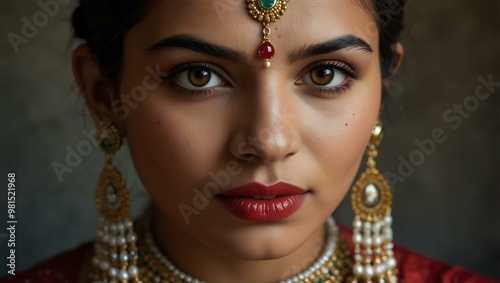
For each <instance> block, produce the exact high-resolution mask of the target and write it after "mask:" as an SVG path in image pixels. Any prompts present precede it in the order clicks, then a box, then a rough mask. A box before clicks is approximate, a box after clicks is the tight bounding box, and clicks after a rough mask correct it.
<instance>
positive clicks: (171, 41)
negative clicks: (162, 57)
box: [147, 35, 247, 63]
mask: <svg viewBox="0 0 500 283" xmlns="http://www.w3.org/2000/svg"><path fill="white" fill-rule="evenodd" d="M169 49H188V50H191V51H194V52H199V53H204V54H207V55H210V56H215V57H219V58H223V59H227V60H230V61H236V62H238V63H245V62H246V61H247V55H246V54H245V53H242V52H239V51H237V50H234V49H231V48H228V47H224V46H220V45H217V44H214V43H210V42H208V41H205V40H202V39H199V38H196V37H194V36H189V35H174V36H171V37H167V38H164V39H162V40H160V41H158V42H157V43H155V44H153V45H151V46H150V47H149V48H148V49H147V52H148V53H151V54H153V53H159V52H162V51H166V50H169Z"/></svg>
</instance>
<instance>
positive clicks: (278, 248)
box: [205, 224, 307, 260]
mask: <svg viewBox="0 0 500 283" xmlns="http://www.w3.org/2000/svg"><path fill="white" fill-rule="evenodd" d="M291 233H292V234H293V233H294V232H293V231H291V228H286V227H273V225H269V224H263V225H259V227H251V228H248V227H246V228H244V229H243V230H242V231H237V232H235V233H232V235H231V234H226V235H224V236H223V237H221V234H220V233H219V232H215V234H216V235H214V236H216V237H217V238H216V239H214V241H213V242H212V243H205V244H207V245H209V246H211V247H212V248H213V249H216V250H217V251H218V252H220V253H222V254H225V255H226V256H228V257H231V258H234V259H237V260H272V259H279V258H283V257H286V256H288V255H290V254H291V253H293V252H294V251H296V250H297V249H298V248H299V247H300V246H301V245H302V244H303V243H304V242H305V241H306V239H307V237H303V239H301V235H295V237H290V236H289V235H290V234H291Z"/></svg>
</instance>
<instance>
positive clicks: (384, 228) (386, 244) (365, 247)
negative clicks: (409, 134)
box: [351, 119, 398, 283]
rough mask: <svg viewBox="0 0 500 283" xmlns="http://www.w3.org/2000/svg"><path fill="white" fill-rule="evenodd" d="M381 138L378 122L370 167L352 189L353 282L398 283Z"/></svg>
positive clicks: (370, 150)
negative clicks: (380, 159) (379, 165)
mask: <svg viewBox="0 0 500 283" xmlns="http://www.w3.org/2000/svg"><path fill="white" fill-rule="evenodd" d="M382 137H383V133H382V121H381V120H380V119H378V120H377V122H376V124H375V126H374V128H373V131H372V136H371V138H370V141H369V144H368V147H367V149H366V155H367V162H366V165H367V168H366V170H365V171H364V172H363V173H362V174H361V176H360V177H359V179H358V180H356V182H355V184H354V185H353V187H352V193H351V204H352V208H353V210H354V216H355V218H354V223H353V236H352V237H353V242H354V265H353V270H352V271H353V278H352V280H351V282H356V283H358V282H363V283H379V282H380V283H382V282H384V283H396V282H397V272H398V271H397V268H396V264H397V263H396V259H395V258H394V253H393V250H392V249H393V246H394V245H393V243H392V235H393V233H392V228H391V224H392V216H391V206H392V191H391V187H390V186H389V184H388V183H387V181H386V180H385V178H384V176H383V175H382V174H381V173H380V172H379V171H378V169H377V168H376V163H375V158H376V157H377V155H378V151H377V147H378V146H379V145H380V142H381V140H382Z"/></svg>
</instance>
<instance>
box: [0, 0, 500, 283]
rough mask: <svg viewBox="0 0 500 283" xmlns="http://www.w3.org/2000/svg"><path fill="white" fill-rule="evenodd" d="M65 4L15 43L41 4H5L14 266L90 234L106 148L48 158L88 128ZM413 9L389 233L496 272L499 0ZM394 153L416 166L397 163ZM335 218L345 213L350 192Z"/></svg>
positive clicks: (387, 154)
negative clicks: (427, 144) (68, 162)
mask: <svg viewBox="0 0 500 283" xmlns="http://www.w3.org/2000/svg"><path fill="white" fill-rule="evenodd" d="M60 2H64V1H62V0H60ZM68 2H69V3H68V4H61V5H60V6H59V11H58V12H57V13H54V15H49V16H47V23H46V24H45V23H44V22H43V20H44V18H43V17H39V18H38V21H39V26H40V28H38V30H37V31H33V30H32V31H28V32H30V34H29V36H30V37H31V38H26V40H27V42H25V43H22V44H20V45H19V46H18V48H19V50H18V53H16V52H15V51H14V48H13V47H12V45H11V43H10V42H9V39H8V37H7V35H8V34H9V33H10V32H13V33H16V34H18V35H22V27H23V25H24V23H23V20H22V18H23V17H26V18H27V19H28V20H30V21H32V20H33V16H34V15H39V16H40V13H38V12H40V11H43V10H42V8H41V7H40V6H39V5H38V4H37V1H16V2H14V1H2V3H1V4H0V35H2V37H1V39H0V52H1V54H2V57H1V59H0V86H1V88H0V92H1V94H0V97H1V102H0V116H1V118H2V120H3V122H2V126H1V127H2V131H1V139H0V149H1V162H0V173H1V174H2V175H3V176H4V177H3V178H7V177H6V176H7V173H8V172H12V171H13V172H15V173H17V195H16V198H17V209H16V212H17V214H16V217H17V220H18V224H17V230H16V244H17V246H16V248H17V250H16V252H17V253H16V256H17V269H18V270H22V269H25V268H28V267H29V266H31V265H33V264H34V263H36V262H37V261H40V260H42V259H44V258H46V257H48V256H51V255H53V254H56V253H58V252H60V251H61V250H64V249H68V248H71V247H73V246H75V245H77V244H78V243H79V242H82V241H84V240H88V239H91V238H92V237H93V233H94V232H93V229H94V227H95V211H94V206H93V188H94V185H95V183H96V181H97V177H98V174H99V172H100V170H101V168H102V166H103V161H104V158H103V156H102V154H101V153H100V152H99V150H98V149H97V148H90V150H89V151H91V153H90V155H88V156H85V157H83V159H82V160H81V162H77V163H79V164H78V165H76V166H75V167H74V168H73V172H71V173H66V174H64V175H63V179H62V180H61V181H60V180H58V178H57V177H56V175H55V174H54V171H53V169H52V166H51V163H52V162H54V161H58V162H61V163H65V158H66V155H67V153H68V150H71V149H76V148H77V147H78V146H79V145H80V146H81V145H82V143H83V142H84V141H86V140H87V138H86V136H85V135H84V134H83V133H82V130H83V129H90V127H91V125H89V124H88V121H87V120H85V117H86V114H85V111H84V105H83V101H82V99H81V98H79V96H78V94H77V93H76V92H75V91H74V89H73V79H72V75H71V68H70V64H69V61H70V54H71V52H70V50H71V48H72V47H71V45H70V46H67V44H68V42H69V41H70V33H69V17H70V14H71V9H72V8H73V7H74V5H75V3H74V2H75V1H71V0H69V1H68ZM408 11H409V13H410V16H409V19H408V26H409V28H408V35H407V36H406V37H405V40H404V43H405V48H406V55H407V57H406V60H405V63H404V66H403V68H402V70H401V75H400V76H399V78H398V81H397V87H395V88H393V91H394V92H398V93H401V101H402V104H403V107H404V109H405V111H404V114H403V116H402V117H401V118H400V119H398V120H396V121H394V122H393V123H392V124H391V127H390V129H389V130H388V132H387V133H386V138H385V142H384V144H383V146H382V148H381V154H380V155H381V156H380V158H379V167H380V169H381V171H383V172H386V174H390V175H391V176H392V177H395V176H398V179H395V180H397V183H396V184H395V205H394V212H393V214H394V218H395V223H394V229H395V237H396V241H397V242H398V243H400V244H402V245H404V246H407V247H410V248H412V249H414V250H417V251H419V252H421V253H423V254H425V255H428V256H431V257H434V258H436V259H440V260H443V261H447V262H450V263H453V264H460V265H463V266H466V267H468V268H469V269H472V270H475V271H478V272H481V273H486V274H489V275H491V276H494V277H496V278H500V220H499V219H500V149H499V146H500V114H499V113H500V111H499V110H500V99H499V97H498V96H499V94H500V87H499V86H497V87H492V88H491V91H492V92H493V91H494V92H493V93H492V94H491V95H490V97H489V98H485V99H484V100H479V99H477V100H475V99H474V95H475V91H476V88H477V86H478V85H480V84H481V80H480V79H479V77H482V78H484V79H486V80H487V79H488V77H489V76H491V79H492V80H493V81H496V82H500V18H499V15H500V13H499V11H500V4H499V2H498V1H487V0H478V1H474V3H472V2H470V1H463V2H462V1H460V2H459V1H453V0H441V1H430V0H425V1H421V2H419V3H417V2H415V1H414V2H411V3H410V5H409V6H408ZM37 13H38V14H37ZM487 90H488V89H487V88H483V89H482V90H481V91H482V92H481V93H483V94H486V93H488V91H487ZM464 101H465V102H466V106H465V107H464V109H465V110H463V113H459V112H456V111H458V110H459V108H456V107H458V106H455V104H457V105H458V104H464ZM475 102H477V105H475ZM444 114H446V115H447V116H446V117H447V118H443V115H444ZM459 120H460V122H461V124H460V125H458V123H459V122H458V121H459ZM436 129H442V133H443V134H444V135H445V136H446V140H445V141H444V142H442V143H439V144H436V146H435V148H434V150H431V151H429V152H427V153H425V152H424V153H422V154H421V153H419V151H421V150H419V147H418V145H417V144H416V140H419V141H423V140H425V139H432V137H433V135H432V132H433V131H435V130H436ZM437 131H439V130H437ZM418 157H423V158H420V159H419V158H418ZM128 158H129V157H128V156H127V154H126V151H124V150H122V155H120V156H119V157H118V158H117V163H118V164H120V165H121V166H119V167H120V170H121V171H122V172H123V174H124V175H125V176H127V181H128V184H129V187H131V188H133V192H132V196H133V197H134V198H135V199H136V202H134V204H133V206H134V207H133V208H134V212H137V211H140V209H141V207H142V206H143V204H144V202H145V200H146V198H145V197H144V194H143V191H142V190H141V189H140V187H141V185H140V182H139V180H138V179H137V177H135V172H134V169H133V166H132V165H131V164H130V162H129V159H128ZM401 160H408V162H409V164H410V165H411V166H412V167H414V169H413V170H409V169H411V168H407V167H408V164H406V165H407V167H405V168H403V167H404V166H403V165H400V164H401V163H402V161H401ZM403 163H404V162H403ZM412 163H413V164H412ZM401 166H403V167H401ZM398 167H400V168H398ZM4 184H5V181H4ZM4 190H6V189H5V187H4ZM5 198H6V192H1V193H0V209H1V210H2V211H0V241H1V242H0V274H4V273H5V272H6V268H5V267H6V265H5V260H6V259H5V258H6V256H7V242H6V238H5V237H6V230H5V228H6V224H5V223H6V218H5V217H6V215H5V212H4V211H3V210H4V209H6V208H5V207H6V199H5ZM337 217H338V219H340V221H342V222H344V223H347V224H348V223H349V222H350V221H351V219H352V218H351V217H352V215H351V214H350V211H349V205H348V202H345V203H344V204H343V205H342V206H341V208H340V209H339V211H338V213H337Z"/></svg>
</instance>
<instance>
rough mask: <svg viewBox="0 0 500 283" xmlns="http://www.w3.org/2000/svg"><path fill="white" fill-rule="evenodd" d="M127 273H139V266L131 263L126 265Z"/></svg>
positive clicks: (134, 274)
mask: <svg viewBox="0 0 500 283" xmlns="http://www.w3.org/2000/svg"><path fill="white" fill-rule="evenodd" d="M128 274H130V276H137V275H139V268H138V267H137V266H136V265H134V264H132V265H131V266H129V267H128Z"/></svg>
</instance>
